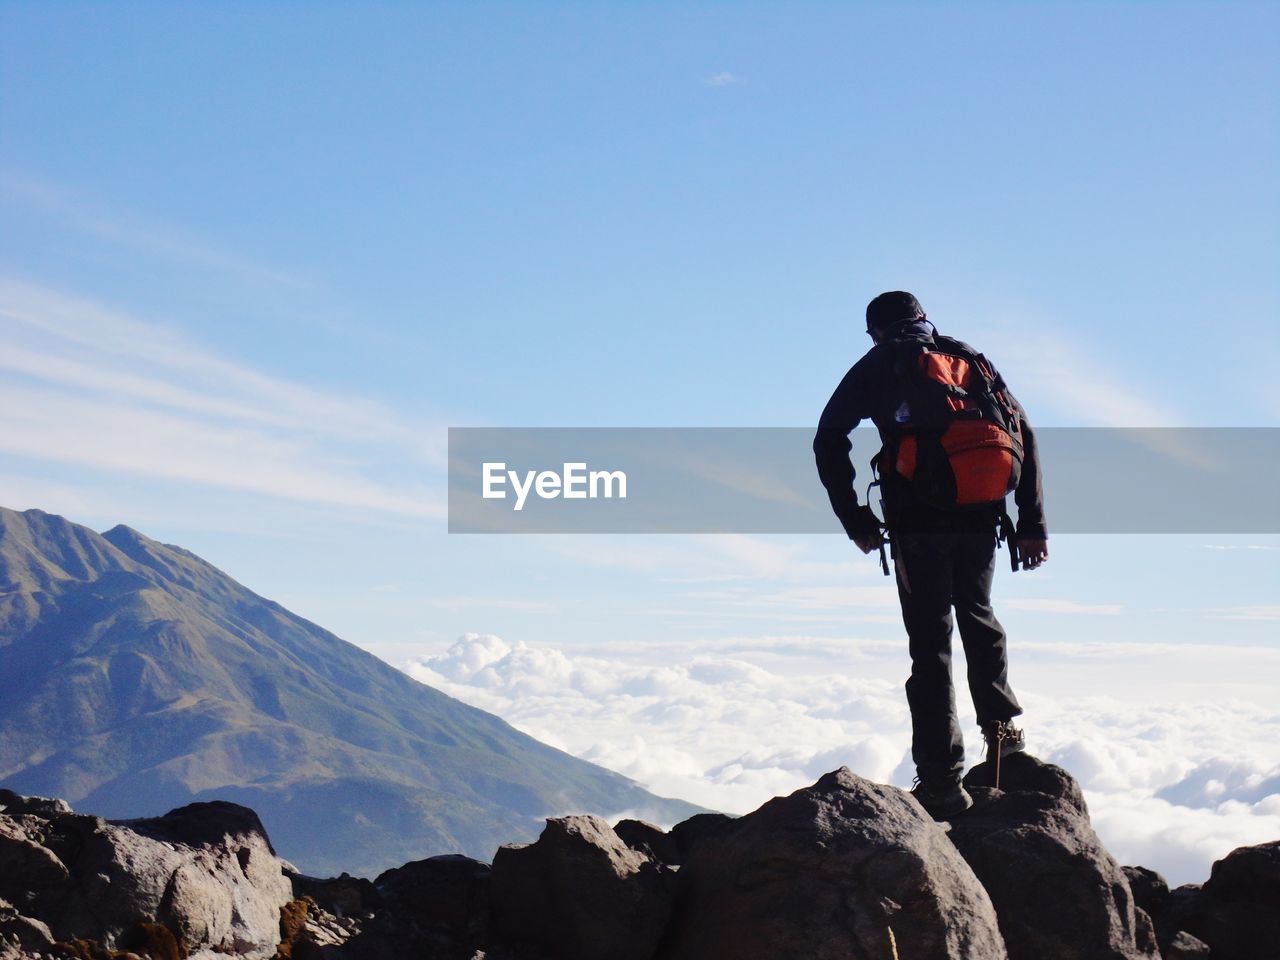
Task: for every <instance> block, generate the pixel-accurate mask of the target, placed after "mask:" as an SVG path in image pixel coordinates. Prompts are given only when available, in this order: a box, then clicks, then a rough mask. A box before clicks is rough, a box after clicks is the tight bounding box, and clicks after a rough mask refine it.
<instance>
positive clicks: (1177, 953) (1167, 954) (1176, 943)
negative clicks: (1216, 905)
mask: <svg viewBox="0 0 1280 960" xmlns="http://www.w3.org/2000/svg"><path fill="white" fill-rule="evenodd" d="M1274 955H1275V954H1267V956H1274ZM1160 956H1162V957H1163V958H1164V960H1209V958H1210V957H1215V956H1217V954H1215V953H1214V952H1213V951H1212V950H1210V949H1209V945H1208V944H1207V943H1205V942H1204V941H1203V940H1201V939H1200V938H1199V937H1196V936H1192V935H1191V934H1189V933H1187V931H1185V930H1179V931H1178V932H1177V933H1175V934H1174V935H1173V937H1172V938H1170V940H1169V942H1168V943H1164V944H1161V948H1160Z"/></svg>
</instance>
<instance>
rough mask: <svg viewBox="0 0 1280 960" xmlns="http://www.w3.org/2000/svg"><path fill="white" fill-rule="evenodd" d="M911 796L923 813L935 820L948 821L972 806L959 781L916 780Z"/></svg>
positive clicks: (971, 800) (970, 799) (971, 798)
mask: <svg viewBox="0 0 1280 960" xmlns="http://www.w3.org/2000/svg"><path fill="white" fill-rule="evenodd" d="M911 795H912V796H913V797H915V798H916V800H918V801H919V803H920V806H922V807H924V811H925V813H927V814H929V816H931V817H933V819H935V820H950V819H951V818H952V817H954V816H958V815H959V814H962V813H964V812H965V811H966V810H968V809H969V808H970V807H972V806H973V797H971V796H969V791H968V790H966V789H965V788H964V787H963V786H961V785H960V781H959V780H943V781H941V782H938V783H923V782H921V781H920V780H919V779H917V780H916V784H915V786H913V787H912V788H911Z"/></svg>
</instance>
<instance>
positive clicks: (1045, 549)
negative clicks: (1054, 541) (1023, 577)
mask: <svg viewBox="0 0 1280 960" xmlns="http://www.w3.org/2000/svg"><path fill="white" fill-rule="evenodd" d="M1018 555H1019V556H1020V557H1021V558H1022V569H1023V570H1035V569H1036V568H1037V567H1039V566H1040V564H1042V563H1044V562H1045V561H1046V560H1048V559H1049V541H1048V540H1033V539H1031V538H1029V537H1027V538H1021V537H1020V538H1019V539H1018Z"/></svg>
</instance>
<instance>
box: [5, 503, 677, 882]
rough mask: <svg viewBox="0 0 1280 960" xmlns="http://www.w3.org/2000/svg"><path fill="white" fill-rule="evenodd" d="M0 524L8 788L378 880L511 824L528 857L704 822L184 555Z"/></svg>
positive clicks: (38, 520) (116, 532) (131, 537)
mask: <svg viewBox="0 0 1280 960" xmlns="http://www.w3.org/2000/svg"><path fill="white" fill-rule="evenodd" d="M0 519H3V522H4V527H3V529H2V530H0V786H5V787H10V788H12V789H14V790H16V791H18V792H22V793H26V794H44V795H53V796H65V797H67V798H68V799H70V800H72V801H73V802H75V803H77V804H79V805H81V806H82V807H84V808H85V809H88V810H92V811H94V812H96V813H99V814H101V815H103V816H111V817H137V816H145V815H147V814H152V813H161V812H163V811H164V810H167V809H170V808H172V807H175V806H179V805H182V804H184V803H190V802H195V801H202V800H209V799H214V798H217V799H226V800H232V801H236V802H240V803H244V804H246V805H249V806H252V807H254V808H256V809H257V810H258V811H259V812H260V813H261V815H262V817H263V821H264V823H266V824H267V827H268V828H269V829H270V830H271V831H272V833H273V835H275V836H277V837H279V840H280V848H281V851H282V853H284V855H285V856H287V857H288V858H289V859H291V860H293V861H295V862H296V863H298V864H299V865H302V866H304V869H310V870H314V871H322V870H325V869H328V868H330V867H336V868H338V869H346V870H356V871H361V872H368V873H370V874H373V873H376V872H378V871H380V870H382V869H384V868H385V867H388V866H392V865H394V864H396V863H400V862H403V861H404V860H405V858H406V856H424V855H429V854H432V853H444V852H454V851H457V850H462V851H464V852H473V853H478V854H482V855H483V854H487V853H488V852H489V851H491V850H492V849H493V848H494V847H495V846H497V843H498V842H501V841H502V840H505V839H508V838H509V837H510V836H511V831H512V829H513V824H514V825H516V830H517V831H519V829H520V828H521V827H523V828H524V829H525V832H526V835H527V836H528V838H529V839H532V835H531V834H532V831H533V829H534V826H535V824H536V823H537V822H538V821H539V820H540V819H541V818H542V817H545V816H549V815H551V816H554V815H558V814H560V813H564V812H566V810H568V809H573V808H577V809H587V810H593V811H596V812H599V813H611V812H617V811H620V810H625V809H641V810H647V811H649V813H648V814H647V816H649V818H650V819H657V820H664V821H667V822H671V821H673V820H675V819H678V818H680V817H681V816H685V815H688V814H689V813H691V812H693V811H694V810H696V808H695V807H692V806H691V805H689V804H683V803H680V802H678V801H668V800H664V799H662V798H659V797H655V796H652V795H651V794H648V793H646V792H645V791H644V790H643V789H641V788H640V786H639V785H638V784H636V783H634V782H632V781H630V780H628V779H626V778H625V777H622V776H619V775H618V774H616V773H612V772H610V771H607V770H604V769H602V768H600V767H596V766H594V765H593V764H589V763H587V762H585V761H582V760H579V759H577V758H575V757H572V756H570V755H568V754H566V753H562V752H561V751H559V750H555V749H553V748H551V747H549V746H547V745H546V744H543V743H539V742H538V741H536V740H534V739H533V738H532V737H529V736H526V735H525V734H522V733H520V732H519V731H517V730H515V729H514V728H512V727H511V726H510V725H509V724H507V723H505V722H504V721H502V720H501V719H499V718H498V717H495V716H493V715H491V714H487V713H485V712H483V711H481V710H478V709H476V708H474V707H470V706H467V705H466V704H463V703H461V702H460V701H457V700H454V699H453V698H451V697H448V696H446V695H445V694H443V693H441V692H440V691H438V690H435V689H432V688H431V687H428V686H426V685H424V684H421V683H419V682H418V681H416V680H413V679H411V678H410V677H408V676H407V675H405V674H404V673H403V672H401V671H400V670H397V669H395V668H394V667H392V666H390V665H388V664H386V663H384V662H382V661H381V660H379V659H378V658H376V657H374V656H373V655H372V654H370V653H368V652H366V651H364V650H361V649H360V648H358V647H356V646H354V645H352V644H350V643H347V642H345V641H343V640H341V639H340V638H338V637H336V636H334V635H333V634H332V633H330V632H328V631H326V630H323V629H322V628H320V627H318V626H317V625H315V624H313V623H310V622H309V621H307V620H304V619H303V618H302V617H299V616H297V615H295V614H292V613H290V612H289V611H288V610H285V609H284V608H282V607H280V606H279V605H278V604H275V603H272V602H271V601H268V600H265V599H263V598H262V597H260V596H258V595H257V594H256V593H254V592H253V591H251V590H249V589H248V588H246V587H244V586H242V585H240V584H239V583H237V582H236V581H235V580H234V579H232V578H231V577H230V576H228V575H227V574H225V573H223V572H222V571H221V570H219V569H217V568H216V567H214V566H213V565H212V564H209V563H208V562H206V561H205V560H202V559H201V558H200V557H198V556H196V555H195V554H193V553H191V552H189V551H187V550H184V549H182V548H181V547H174V546H168V545H166V544H163V543H160V542H158V541H156V540H152V539H151V538H149V537H147V536H145V535H144V534H142V533H139V532H138V531H136V530H133V529H131V528H130V527H127V526H124V525H120V526H116V527H113V528H111V529H110V530H107V531H106V532H105V533H102V534H99V533H95V532H94V531H92V530H90V529H88V528H86V527H82V526H79V525H77V524H74V523H70V522H69V521H67V520H65V519H63V518H62V517H55V516H52V515H50V514H46V513H43V512H41V511H28V512H27V513H22V514H19V513H16V512H14V511H6V512H4V513H3V515H0ZM352 824H354V826H352ZM338 838H340V839H338Z"/></svg>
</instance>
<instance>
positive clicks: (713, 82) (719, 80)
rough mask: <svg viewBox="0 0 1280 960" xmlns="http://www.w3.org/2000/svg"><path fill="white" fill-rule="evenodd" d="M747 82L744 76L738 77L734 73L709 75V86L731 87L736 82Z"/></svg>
mask: <svg viewBox="0 0 1280 960" xmlns="http://www.w3.org/2000/svg"><path fill="white" fill-rule="evenodd" d="M739 83H746V81H745V80H744V79H742V77H736V76H734V75H733V74H732V73H727V72H721V73H717V74H713V75H712V76H710V77H707V86H709V87H731V86H733V85H734V84H739Z"/></svg>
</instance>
